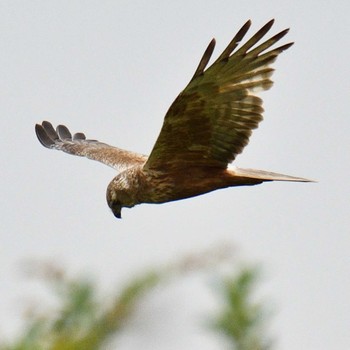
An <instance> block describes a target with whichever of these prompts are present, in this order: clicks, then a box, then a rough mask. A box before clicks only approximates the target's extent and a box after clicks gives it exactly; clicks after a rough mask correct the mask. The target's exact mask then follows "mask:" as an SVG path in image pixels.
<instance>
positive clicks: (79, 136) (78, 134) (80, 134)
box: [73, 132, 86, 140]
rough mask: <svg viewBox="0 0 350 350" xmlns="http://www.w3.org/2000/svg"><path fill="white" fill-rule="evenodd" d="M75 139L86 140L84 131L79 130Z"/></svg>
mask: <svg viewBox="0 0 350 350" xmlns="http://www.w3.org/2000/svg"><path fill="white" fill-rule="evenodd" d="M73 140H86V136H85V134H83V133H82V132H77V133H75V134H74V135H73Z"/></svg>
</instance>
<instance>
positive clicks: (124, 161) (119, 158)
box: [35, 121, 147, 171]
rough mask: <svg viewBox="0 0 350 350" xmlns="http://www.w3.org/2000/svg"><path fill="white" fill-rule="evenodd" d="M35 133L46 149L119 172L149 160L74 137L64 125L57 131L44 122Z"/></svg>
mask: <svg viewBox="0 0 350 350" xmlns="http://www.w3.org/2000/svg"><path fill="white" fill-rule="evenodd" d="M35 132H36V135H37V137H38V139H39V141H40V142H41V144H42V145H43V146H44V147H47V148H52V149H58V150H61V151H64V152H66V153H69V154H74V155H76V156H82V157H87V158H89V159H93V160H97V161H99V162H101V163H104V164H106V165H109V166H110V167H112V168H114V169H117V170H118V171H123V170H126V169H127V168H130V167H132V166H134V165H137V164H140V165H141V164H143V163H145V161H146V160H147V157H146V156H143V155H141V154H137V153H133V152H128V151H124V150H122V149H120V148H117V147H113V146H110V145H107V144H105V143H102V142H99V141H97V140H86V138H85V135H84V134H83V133H76V134H74V136H73V137H72V135H71V133H70V131H69V130H68V129H67V127H66V126H64V125H58V126H57V128H56V130H55V129H54V128H53V126H52V124H51V123H49V122H47V121H43V122H42V124H41V125H40V124H36V125H35Z"/></svg>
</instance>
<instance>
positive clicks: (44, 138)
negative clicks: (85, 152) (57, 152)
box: [35, 123, 55, 148]
mask: <svg viewBox="0 0 350 350" xmlns="http://www.w3.org/2000/svg"><path fill="white" fill-rule="evenodd" d="M43 124H44V123H43ZM35 133H36V136H37V138H38V140H39V141H40V143H41V144H42V145H43V146H44V147H47V148H51V146H53V145H54V144H55V141H54V140H53V139H52V138H51V137H50V135H49V133H48V132H47V131H46V130H45V127H44V126H43V125H40V124H36V125H35Z"/></svg>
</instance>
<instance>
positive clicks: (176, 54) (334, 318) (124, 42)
mask: <svg viewBox="0 0 350 350" xmlns="http://www.w3.org/2000/svg"><path fill="white" fill-rule="evenodd" d="M349 13H350V3H349V2H348V1H345V0H343V1H336V2H330V1H316V0H314V1H311V0H310V1H307V2H306V1H299V0H297V1H268V2H267V1H233V0H230V1H226V0H225V1H189V0H186V1H185V0H180V1H155V0H151V1H147V2H146V1H140V0H139V1H24V0H22V1H10V0H8V1H6V0H5V1H1V2H0V52H1V54H0V66H1V69H0V72H1V73H0V74H1V76H0V91H1V93H0V126H1V133H2V136H1V141H0V142H1V149H2V151H1V153H0V168H1V173H0V174H1V199H0V200H1V202H0V206H1V222H0V235H1V247H0V293H1V299H0V334H1V336H4V335H8V334H10V333H11V332H13V331H14V330H15V329H17V328H18V325H19V320H20V319H21V310H23V308H24V307H25V306H26V300H27V298H28V297H32V298H34V299H35V298H40V295H41V294H40V293H41V291H40V288H38V286H37V285H36V284H35V283H33V282H29V281H28V280H26V279H24V278H23V276H22V275H21V273H20V269H19V265H20V263H21V262H22V261H23V260H24V259H27V258H38V259H51V260H53V261H56V262H58V263H60V264H62V265H63V266H64V267H66V268H67V270H68V271H70V272H71V273H89V274H91V275H92V276H93V277H95V278H96V280H97V281H98V282H99V283H100V285H101V289H102V290H110V291H111V290H113V289H114V288H117V287H118V283H121V282H122V281H125V280H127V279H128V278H129V277H131V276H133V274H134V273H135V272H138V271H142V269H143V268H145V267H146V266H153V265H159V264H161V263H163V262H164V263H166V262H168V261H169V260H174V259H176V258H179V257H181V256H182V254H184V253H188V252H198V251H200V250H202V249H205V248H210V247H211V246H213V245H215V244H217V243H220V242H230V243H232V244H233V245H235V246H236V247H238V250H239V252H240V253H239V254H240V256H241V257H242V258H243V259H244V260H245V261H248V262H251V263H258V264H261V265H262V266H264V268H265V271H266V276H265V282H264V284H263V285H264V295H267V296H268V299H269V300H271V301H272V302H273V304H274V305H275V309H276V314H275V316H274V317H273V320H274V322H273V323H272V330H273V333H274V335H276V338H277V339H278V349H282V350H294V349H299V350H304V349H305V350H313V349H315V350H316V349H317V350H329V349H332V350H336V349H348V348H349V347H350V332H349V329H350V302H349V295H350V273H349V266H350V253H349V251H350V229H349V222H350V219H349V217H350V210H349V204H350V203H349V198H350V191H349V184H348V183H349V181H348V177H349V173H350V166H349V165H350V161H349V147H350V141H349V140H350V138H349V135H348V130H349V127H350V122H349V115H348V113H349V112H348V110H349V108H348V103H349V93H350V84H349V58H350V57H349V53H350V45H349V44H350V43H349V37H350V25H349V22H348V21H349V18H348V16H349ZM249 18H250V19H252V21H253V28H252V30H251V31H250V32H249V35H250V34H252V33H254V32H255V30H257V29H259V28H260V27H261V26H262V25H263V24H265V23H266V22H267V21H268V20H269V19H271V18H276V23H275V25H274V27H273V29H272V31H271V34H274V33H277V32H278V31H280V30H282V29H284V28H286V27H290V28H291V31H290V33H289V34H288V36H287V38H286V39H285V40H284V42H288V41H295V42H296V44H295V45H294V46H293V47H292V48H291V49H289V50H288V51H287V52H285V53H283V54H282V55H281V57H280V59H279V60H278V62H277V64H276V65H275V67H276V68H277V71H276V73H275V75H274V81H275V85H274V87H273V88H272V89H271V90H270V91H268V92H266V93H263V94H262V96H263V98H264V101H265V104H264V107H265V110H266V112H265V120H264V122H263V123H262V124H261V125H260V128H259V129H258V130H257V131H255V132H254V134H253V136H252V138H251V142H250V144H249V146H248V147H247V148H246V149H245V151H244V153H243V154H242V155H241V156H240V157H239V158H238V160H237V162H236V164H237V165H239V166H242V167H254V168H260V169H265V170H271V171H277V172H281V173H286V174H290V175H297V176H302V177H309V178H314V179H317V180H319V183H318V184H288V183H269V184H264V185H261V186H256V187H252V188H233V189H227V190H223V191H217V192H214V193H210V194H208V195H205V196H201V197H197V198H194V199H191V200H186V201H179V202H174V203H170V204H166V205H161V206H155V205H141V206H138V207H135V208H133V209H132V210H126V209H124V211H123V220H121V221H120V220H119V221H117V220H116V219H115V218H114V217H113V215H112V214H111V212H110V211H109V209H108V207H107V204H106V202H105V190H106V187H107V185H108V183H109V181H110V180H111V179H112V177H113V176H114V171H113V170H112V169H110V168H108V167H105V166H103V165H101V164H99V163H96V162H91V161H88V160H86V159H82V158H76V157H72V156H68V155H66V154H64V153H60V152H54V151H49V150H47V149H44V148H43V147H42V146H41V145H40V144H39V142H38V141H37V139H36V136H35V133H34V124H35V123H37V122H41V121H42V120H49V121H51V122H52V123H54V124H58V123H63V124H66V125H67V126H69V128H70V129H71V130H72V131H73V132H76V131H82V132H85V133H86V135H87V136H88V137H90V138H96V139H99V140H101V141H104V142H107V143H110V144H114V145H116V146H119V147H122V148H126V149H130V150H134V151H137V152H141V153H148V152H150V150H151V148H152V145H153V143H154V141H155V138H156V137H157V135H158V132H159V130H160V127H161V124H162V120H163V116H164V114H165V112H166V110H167V108H168V107H169V105H170V103H171V102H172V101H173V100H174V98H175V97H176V95H177V94H178V93H179V92H180V91H181V89H182V88H184V87H185V85H186V84H187V82H188V81H189V79H190V78H191V76H192V74H193V72H194V70H195V68H196V66H197V64H198V61H199V59H200V57H201V55H202V53H203V51H204V49H205V48H206V45H207V44H208V43H209V41H210V39H211V38H212V37H215V38H216V39H217V48H216V50H215V52H214V57H215V58H216V57H217V56H218V54H219V53H220V50H222V49H223V48H224V47H225V46H226V45H227V43H228V42H229V41H230V40H231V38H232V36H233V35H234V34H235V33H236V31H237V30H238V29H239V28H240V27H241V25H242V24H243V23H244V22H245V21H246V20H247V19H249ZM207 282H208V280H205V278H203V279H196V278H193V279H191V278H188V279H186V280H185V282H183V283H182V284H181V286H179V287H175V285H172V286H170V287H169V288H168V289H167V290H166V291H163V292H160V293H159V294H158V295H157V297H155V298H153V299H152V298H150V300H149V303H150V304H148V306H147V305H146V306H144V308H143V310H142V313H141V316H140V318H139V319H138V322H136V326H135V327H134V330H130V331H129V332H128V333H127V334H125V335H124V336H123V338H122V339H121V341H120V342H119V349H125V350H133V349H140V346H141V345H140V344H142V348H143V349H146V350H147V349H150V350H151V349H152V350H160V349H162V350H170V349H171V350H172V349H174V350H175V349H199V348H200V349H202V350H216V349H221V348H222V343H221V342H220V341H219V339H218V338H216V337H213V336H211V335H210V333H208V332H206V331H205V329H204V327H203V316H204V317H205V316H206V315H208V314H209V313H210V312H211V311H212V308H213V296H212V292H210V288H208V287H207V286H206V283H207ZM153 316H154V317H153ZM158 317H159V318H158ZM142 321H144V322H142Z"/></svg>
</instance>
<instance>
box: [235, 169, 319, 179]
mask: <svg viewBox="0 0 350 350" xmlns="http://www.w3.org/2000/svg"><path fill="white" fill-rule="evenodd" d="M229 170H230V171H232V172H233V173H234V175H235V176H239V177H247V178H250V179H257V180H262V181H294V182H316V181H314V180H309V179H305V178H302V177H296V176H290V175H284V174H278V173H273V172H271V171H264V170H258V169H242V168H233V169H229Z"/></svg>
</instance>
